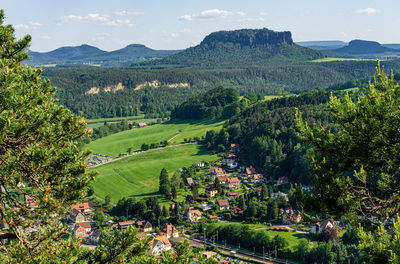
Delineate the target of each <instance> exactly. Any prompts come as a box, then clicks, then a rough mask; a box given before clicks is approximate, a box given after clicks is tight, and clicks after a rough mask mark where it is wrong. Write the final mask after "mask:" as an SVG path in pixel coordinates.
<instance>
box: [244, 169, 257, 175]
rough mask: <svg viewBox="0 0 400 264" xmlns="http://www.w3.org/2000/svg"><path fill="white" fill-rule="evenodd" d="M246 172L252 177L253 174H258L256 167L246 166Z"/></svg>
mask: <svg viewBox="0 0 400 264" xmlns="http://www.w3.org/2000/svg"><path fill="white" fill-rule="evenodd" d="M245 173H246V176H247V177H251V176H252V175H253V174H256V169H255V168H246V169H245Z"/></svg>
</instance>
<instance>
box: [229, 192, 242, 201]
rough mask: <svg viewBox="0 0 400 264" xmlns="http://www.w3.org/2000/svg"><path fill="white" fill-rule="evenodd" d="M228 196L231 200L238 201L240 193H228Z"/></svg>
mask: <svg viewBox="0 0 400 264" xmlns="http://www.w3.org/2000/svg"><path fill="white" fill-rule="evenodd" d="M226 196H228V198H229V199H236V198H238V197H239V193H238V192H227V193H226Z"/></svg>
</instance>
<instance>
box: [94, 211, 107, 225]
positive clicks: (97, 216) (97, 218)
mask: <svg viewBox="0 0 400 264" xmlns="http://www.w3.org/2000/svg"><path fill="white" fill-rule="evenodd" d="M104 219H106V218H105V216H104V213H103V212H101V211H98V210H96V211H95V212H94V215H93V220H94V222H95V224H96V226H97V227H98V228H100V227H102V226H103V225H104Z"/></svg>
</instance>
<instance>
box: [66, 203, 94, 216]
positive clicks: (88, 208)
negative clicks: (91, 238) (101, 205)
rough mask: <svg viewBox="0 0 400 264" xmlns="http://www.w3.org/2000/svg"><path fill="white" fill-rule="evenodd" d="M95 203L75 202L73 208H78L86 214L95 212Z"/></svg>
mask: <svg viewBox="0 0 400 264" xmlns="http://www.w3.org/2000/svg"><path fill="white" fill-rule="evenodd" d="M94 206H95V204H94V203H92V202H83V203H80V204H75V205H73V206H71V208H72V209H76V210H78V211H80V212H82V213H84V214H90V213H92V212H93V208H94Z"/></svg>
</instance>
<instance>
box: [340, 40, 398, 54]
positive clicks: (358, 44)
mask: <svg viewBox="0 0 400 264" xmlns="http://www.w3.org/2000/svg"><path fill="white" fill-rule="evenodd" d="M394 51H395V50H393V49H390V48H385V47H383V46H382V45H381V44H379V43H378V42H376V41H366V40H359V39H356V40H352V41H350V43H349V45H347V46H345V47H343V48H340V49H335V50H333V52H338V53H346V54H354V55H359V54H377V53H384V52H394Z"/></svg>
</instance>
